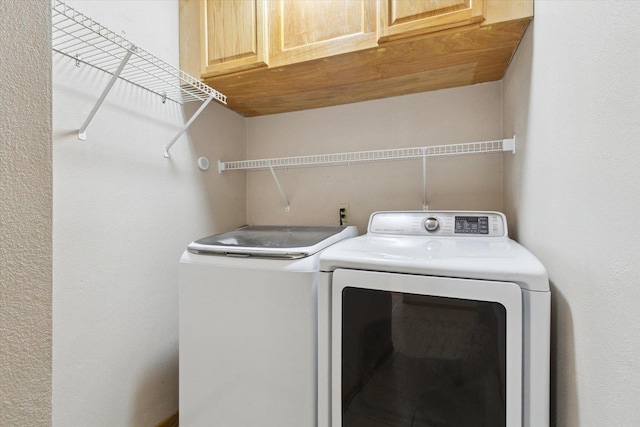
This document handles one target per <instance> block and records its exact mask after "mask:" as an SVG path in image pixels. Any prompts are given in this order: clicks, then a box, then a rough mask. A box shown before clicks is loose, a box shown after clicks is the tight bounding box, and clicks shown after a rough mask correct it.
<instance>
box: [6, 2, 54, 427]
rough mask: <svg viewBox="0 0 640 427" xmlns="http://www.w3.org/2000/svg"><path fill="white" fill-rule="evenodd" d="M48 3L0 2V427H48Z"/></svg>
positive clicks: (49, 307)
mask: <svg viewBox="0 0 640 427" xmlns="http://www.w3.org/2000/svg"><path fill="white" fill-rule="evenodd" d="M49 21H50V14H49V3H48V2H47V1H39V2H36V1H24V0H2V1H0V425H1V426H11V427H23V426H24V427H33V426H48V425H51V203H52V202H51V50H50V23H49Z"/></svg>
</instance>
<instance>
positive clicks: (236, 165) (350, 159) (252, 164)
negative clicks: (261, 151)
mask: <svg viewBox="0 0 640 427" xmlns="http://www.w3.org/2000/svg"><path fill="white" fill-rule="evenodd" d="M502 152H511V153H515V152H516V136H515V135H514V136H513V138H509V139H498V140H493V141H481V142H468V143H462V144H448V145H431V146H427V147H412V148H392V149H388V150H375V151H355V152H349V153H335V154H319V155H312V156H297V157H280V158H273V159H257V160H238V161H231V162H223V161H221V160H219V161H218V173H223V172H226V171H232V170H246V171H256V170H264V169H268V170H269V171H271V175H272V176H273V179H274V180H275V182H276V185H277V186H278V190H279V192H280V195H281V196H282V199H283V200H284V203H285V210H287V211H289V210H290V206H289V202H288V201H287V197H286V195H285V193H284V191H283V190H282V186H281V185H280V182H279V181H278V178H277V177H276V174H275V171H274V169H287V168H298V167H315V166H338V165H351V164H355V163H373V162H381V161H387V160H409V159H422V186H423V203H422V207H423V209H424V210H428V208H429V205H428V203H427V158H428V157H449V156H458V155H468V154H489V153H502Z"/></svg>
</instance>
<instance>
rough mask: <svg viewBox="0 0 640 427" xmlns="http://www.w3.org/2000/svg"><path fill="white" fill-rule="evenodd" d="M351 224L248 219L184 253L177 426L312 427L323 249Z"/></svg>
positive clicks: (342, 235)
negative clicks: (290, 223)
mask: <svg viewBox="0 0 640 427" xmlns="http://www.w3.org/2000/svg"><path fill="white" fill-rule="evenodd" d="M356 234H357V230H356V228H355V227H280V226H251V227H243V228H240V229H238V230H235V231H232V232H229V233H224V234H220V235H215V236H210V237H207V238H204V239H200V240H197V241H195V242H193V243H191V244H190V245H189V246H188V250H187V251H185V252H184V254H183V255H182V258H181V260H180V284H179V297H180V303H179V325H180V326H179V333H180V344H179V351H180V361H179V369H180V378H179V391H180V403H179V414H180V415H179V416H180V425H181V426H188V427H217V426H220V427H288V426H290V427H314V426H316V423H317V415H316V391H317V383H316V355H317V341H316V331H317V313H316V307H317V306H316V304H317V280H318V260H319V255H320V253H321V252H322V250H323V249H325V248H327V247H329V246H331V245H332V244H334V243H336V242H338V241H340V240H343V239H346V238H349V237H352V236H355V235H356Z"/></svg>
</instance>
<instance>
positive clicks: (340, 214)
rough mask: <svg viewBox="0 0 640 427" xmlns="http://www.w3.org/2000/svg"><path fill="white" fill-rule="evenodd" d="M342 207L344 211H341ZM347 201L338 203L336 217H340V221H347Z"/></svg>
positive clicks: (348, 216)
mask: <svg viewBox="0 0 640 427" xmlns="http://www.w3.org/2000/svg"><path fill="white" fill-rule="evenodd" d="M343 209H344V212H343ZM349 214H350V212H349V203H339V204H338V218H340V219H342V222H349V218H350V215H349Z"/></svg>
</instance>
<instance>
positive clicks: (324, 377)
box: [318, 211, 550, 427]
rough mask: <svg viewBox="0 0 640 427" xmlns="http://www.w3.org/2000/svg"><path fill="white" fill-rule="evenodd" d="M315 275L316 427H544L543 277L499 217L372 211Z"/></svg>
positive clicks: (546, 328)
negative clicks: (362, 229) (360, 230)
mask: <svg viewBox="0 0 640 427" xmlns="http://www.w3.org/2000/svg"><path fill="white" fill-rule="evenodd" d="M320 271H321V272H320V281H319V291H318V292H319V293H318V304H319V306H318V310H319V312H318V314H319V324H318V326H319V330H318V332H319V356H318V357H319V365H318V378H319V381H318V387H319V388H318V419H319V426H320V427H327V426H331V427H355V426H362V425H369V426H372V425H385V426H423V425H424V426H432V425H438V426H451V427H501V426H502V427H548V425H549V341H550V291H549V283H548V279H547V273H546V270H545V268H544V267H543V266H542V264H541V263H540V262H539V261H538V260H537V259H536V258H535V257H534V256H533V255H532V254H531V253H530V252H528V251H527V250H526V249H525V248H523V247H522V246H520V245H519V244H518V243H516V242H515V241H513V240H511V239H509V238H508V236H507V222H506V219H505V217H504V215H503V214H501V213H498V212H467V211H465V212H461V211H423V212H416V211H409V212H378V213H374V214H373V215H372V216H371V218H370V221H369V227H368V232H367V234H366V235H364V236H360V237H356V238H353V239H350V240H347V241H345V242H341V243H338V244H336V245H334V246H332V247H331V248H329V249H327V250H326V251H324V252H323V253H322V255H321V257H320Z"/></svg>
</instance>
